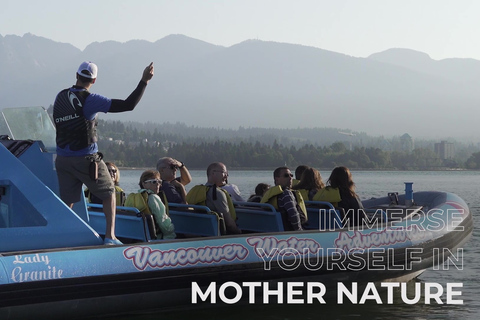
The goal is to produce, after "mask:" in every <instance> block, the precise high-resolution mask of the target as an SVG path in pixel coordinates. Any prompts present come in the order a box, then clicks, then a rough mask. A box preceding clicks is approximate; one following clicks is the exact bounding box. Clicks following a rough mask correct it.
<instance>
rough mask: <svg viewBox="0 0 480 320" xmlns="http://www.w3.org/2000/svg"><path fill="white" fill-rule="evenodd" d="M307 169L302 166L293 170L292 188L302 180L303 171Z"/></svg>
mask: <svg viewBox="0 0 480 320" xmlns="http://www.w3.org/2000/svg"><path fill="white" fill-rule="evenodd" d="M307 168H308V166H306V165H303V164H302V165H299V166H298V167H297V168H296V169H295V179H293V180H292V187H293V186H295V185H297V183H299V182H300V179H302V174H303V171H305V169H307Z"/></svg>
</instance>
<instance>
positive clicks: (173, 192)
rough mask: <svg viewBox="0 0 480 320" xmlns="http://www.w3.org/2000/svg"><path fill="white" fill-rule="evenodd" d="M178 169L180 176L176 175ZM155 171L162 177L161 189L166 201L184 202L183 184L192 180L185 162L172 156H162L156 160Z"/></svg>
mask: <svg viewBox="0 0 480 320" xmlns="http://www.w3.org/2000/svg"><path fill="white" fill-rule="evenodd" d="M177 170H180V177H178V178H177V177H176V175H177ZM157 171H158V172H160V177H161V178H162V191H163V193H164V194H165V197H166V198H167V201H168V202H171V203H186V201H185V196H186V194H187V192H186V191H185V186H186V185H187V184H189V183H190V182H192V176H191V175H190V172H189V171H188V169H187V167H186V166H185V164H184V163H183V162H181V161H178V160H176V159H173V158H169V157H164V158H160V159H158V161H157Z"/></svg>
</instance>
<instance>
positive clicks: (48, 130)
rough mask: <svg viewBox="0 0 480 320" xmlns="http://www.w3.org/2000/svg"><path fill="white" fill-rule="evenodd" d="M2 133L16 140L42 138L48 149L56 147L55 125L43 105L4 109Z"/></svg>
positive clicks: (0, 117)
mask: <svg viewBox="0 0 480 320" xmlns="http://www.w3.org/2000/svg"><path fill="white" fill-rule="evenodd" d="M0 135H8V136H10V138H12V139H14V140H28V139H30V140H41V141H42V142H43V144H44V145H45V148H46V149H47V151H49V152H55V149H56V144H55V126H54V125H53V122H52V120H51V118H50V116H49V115H48V113H47V110H45V108H43V107H25V108H5V109H2V110H1V116H0Z"/></svg>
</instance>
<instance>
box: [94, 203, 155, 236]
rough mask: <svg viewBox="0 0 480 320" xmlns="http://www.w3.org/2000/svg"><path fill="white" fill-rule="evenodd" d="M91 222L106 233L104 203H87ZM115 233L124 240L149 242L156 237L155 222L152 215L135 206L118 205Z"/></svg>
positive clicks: (96, 228) (100, 232)
mask: <svg viewBox="0 0 480 320" xmlns="http://www.w3.org/2000/svg"><path fill="white" fill-rule="evenodd" d="M87 208H88V215H89V224H90V226H91V227H92V228H93V229H94V230H95V231H97V232H98V233H99V234H101V235H105V230H106V219H105V215H104V214H103V205H101V204H95V203H87ZM115 234H116V236H117V237H118V238H121V239H122V240H125V239H132V240H138V241H144V242H148V241H151V240H154V239H155V223H154V221H153V218H152V215H148V214H144V213H142V212H140V211H139V210H138V209H137V208H133V207H122V206H118V207H116V219H115Z"/></svg>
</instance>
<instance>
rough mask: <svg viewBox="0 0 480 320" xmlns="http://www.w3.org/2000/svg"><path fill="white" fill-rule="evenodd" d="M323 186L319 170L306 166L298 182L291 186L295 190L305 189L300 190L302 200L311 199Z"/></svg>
mask: <svg viewBox="0 0 480 320" xmlns="http://www.w3.org/2000/svg"><path fill="white" fill-rule="evenodd" d="M323 188H325V184H324V183H323V181H322V176H321V174H320V171H318V170H317V169H315V168H311V167H307V168H306V169H305V170H304V171H303V173H302V176H301V178H300V182H298V183H297V184H296V185H294V186H293V187H292V189H295V190H305V191H303V192H302V196H303V200H313V197H314V196H315V194H317V192H318V191H319V190H320V189H323Z"/></svg>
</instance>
